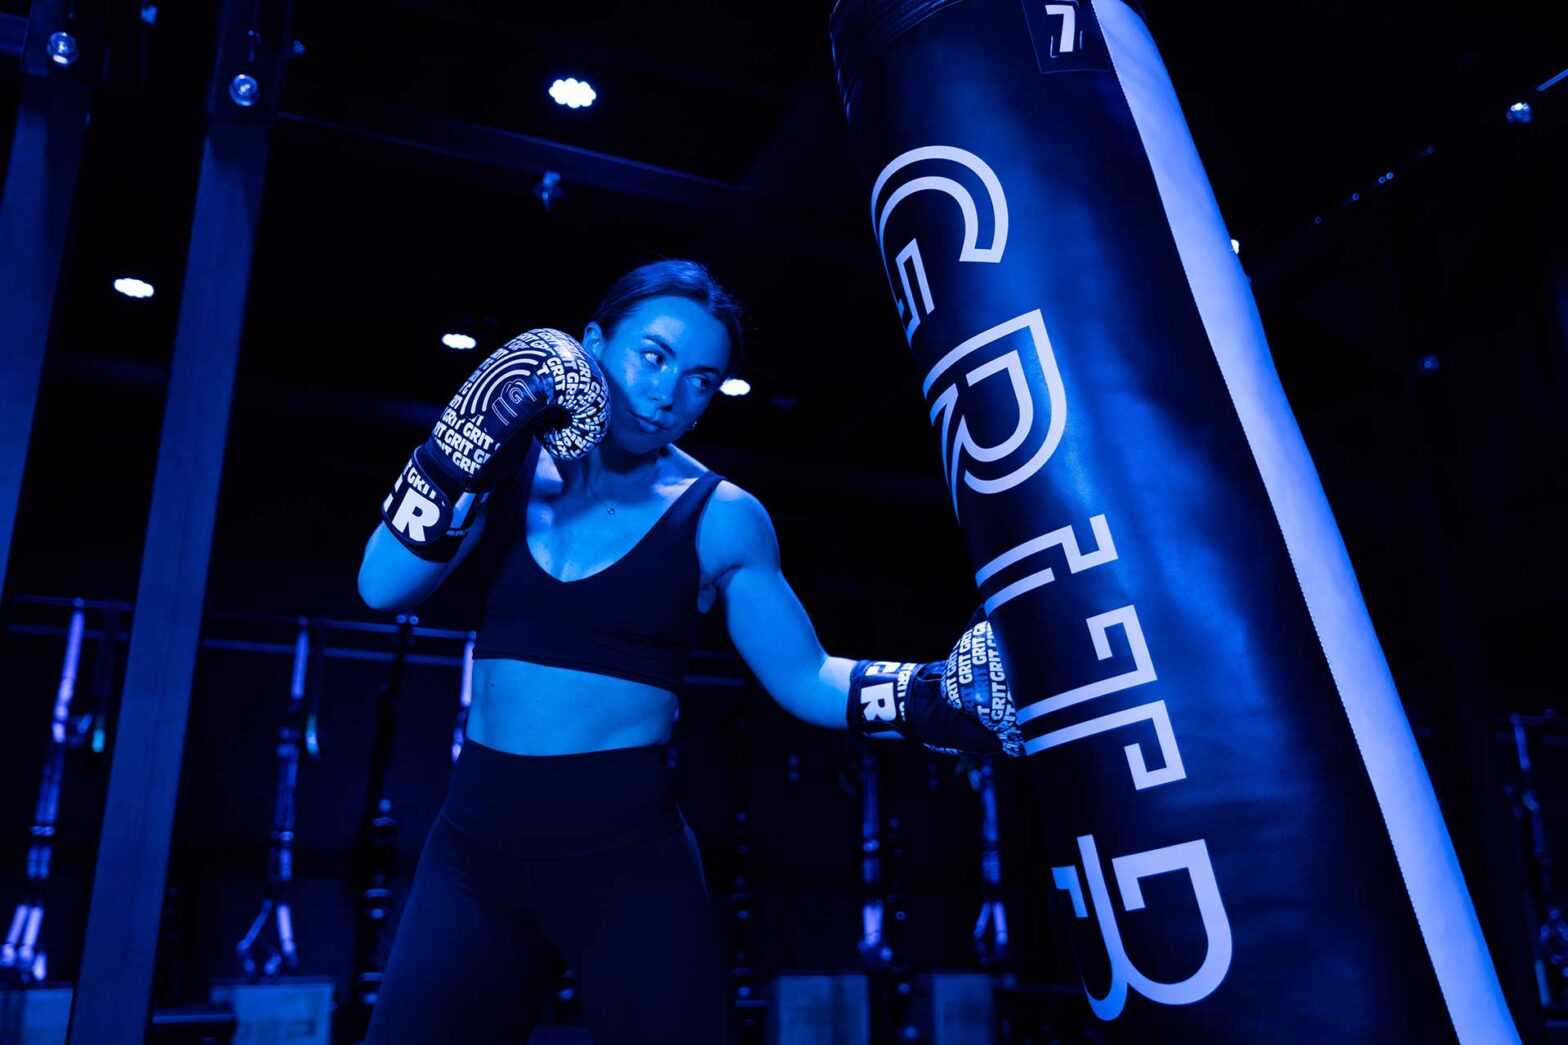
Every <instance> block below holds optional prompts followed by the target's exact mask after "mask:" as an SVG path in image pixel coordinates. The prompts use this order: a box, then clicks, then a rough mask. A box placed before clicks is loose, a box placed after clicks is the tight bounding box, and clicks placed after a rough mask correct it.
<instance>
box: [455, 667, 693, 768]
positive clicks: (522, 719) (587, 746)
mask: <svg viewBox="0 0 1568 1045" xmlns="http://www.w3.org/2000/svg"><path fill="white" fill-rule="evenodd" d="M677 706H678V704H677V701H676V697H675V694H673V693H671V692H669V691H668V690H665V689H660V688H659V687H657V686H650V685H647V684H646V683H642V682H631V681H628V680H627V679H620V678H613V677H611V676H608V675H596V674H593V673H592V672H587V671H576V670H574V669H572V668H557V667H552V666H550V665H546V664H533V663H530V662H528V661H521V660H502V659H489V658H486V659H483V660H476V661H474V693H473V704H472V705H471V707H470V708H469V712H468V735H469V736H470V737H472V738H473V739H474V740H476V741H478V742H479V743H481V744H483V745H484V746H485V747H488V748H494V749H495V750H497V751H506V752H509V753H511V754H514V755H576V754H582V753H583V752H587V751H608V750H610V749H612V748H622V747H642V746H645V745H648V744H662V743H664V742H666V741H667V740H669V738H670V729H671V727H672V726H673V725H674V723H675V711H676V707H677Z"/></svg>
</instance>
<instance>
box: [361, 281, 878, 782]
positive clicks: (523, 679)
mask: <svg viewBox="0 0 1568 1045" xmlns="http://www.w3.org/2000/svg"><path fill="white" fill-rule="evenodd" d="M582 342H583V347H584V348H585V349H587V351H588V352H590V353H591V354H592V355H593V356H594V357H595V359H596V360H597V361H598V362H599V364H600V366H601V368H602V369H603V371H604V374H605V378H606V380H607V381H608V382H609V385H610V398H611V404H612V405H611V415H610V425H609V430H608V432H607V434H606V436H605V439H604V441H603V442H602V443H600V444H599V446H598V447H597V448H595V450H594V451H593V452H592V453H590V454H588V455H587V456H586V457H584V458H582V459H581V460H579V461H575V462H564V463H563V462H558V461H556V460H555V459H554V458H552V457H551V456H550V455H548V454H541V455H539V463H538V468H537V471H536V472H535V475H534V478H533V490H532V494H531V496H530V500H529V508H528V527H527V540H528V543H529V548H528V551H529V553H530V554H532V555H533V556H534V559H535V560H536V561H537V562H538V563H539V565H540V566H541V567H542V568H543V569H544V570H545V571H546V572H548V573H551V574H553V575H554V576H556V577H557V578H559V579H562V580H566V581H570V580H576V579H581V578H582V577H585V576H588V575H591V574H594V573H597V572H599V571H601V570H603V569H607V568H608V567H610V566H611V565H613V564H614V563H615V562H616V561H618V560H619V559H620V558H621V556H623V555H625V554H626V553H627V552H628V551H629V550H630V549H631V548H632V546H633V545H635V544H636V542H637V541H638V540H640V539H641V537H642V536H643V535H644V534H645V533H647V532H648V530H650V529H651V528H652V527H653V525H654V524H655V523H656V522H657V521H658V519H659V517H660V516H661V515H662V514H663V512H664V511H665V510H666V509H668V507H669V506H670V504H671V503H673V502H674V500H675V499H676V498H677V497H678V496H679V495H680V494H681V493H682V492H684V491H685V489H686V488H687V487H688V486H689V485H690V484H691V482H692V481H693V480H695V479H696V477H697V476H698V475H699V474H701V473H702V472H703V471H705V468H704V466H703V465H702V464H701V463H700V462H698V461H697V460H696V459H694V458H693V457H691V456H690V455H689V454H687V453H685V452H684V451H683V450H681V449H680V448H678V447H677V446H675V445H674V443H675V441H676V440H677V439H678V438H679V437H680V436H681V435H684V434H685V433H686V432H687V431H689V430H690V427H691V426H692V424H694V423H695V422H696V421H697V419H698V418H700V417H701V416H702V414H703V412H704V411H705V410H706V409H707V407H708V404H709V403H711V402H712V401H713V398H714V396H715V395H717V394H718V389H719V387H720V385H721V383H722V382H723V380H724V378H725V376H726V371H727V369H728V367H729V362H730V358H729V357H730V353H729V343H728V337H727V334H726V332H725V329H724V327H723V325H722V324H721V323H719V322H718V321H717V320H715V319H714V318H713V317H712V316H710V315H708V314H707V312H706V311H705V310H704V309H703V308H702V307H701V306H700V305H698V304H696V303H695V302H692V301H690V300H688V299H685V298H679V297H664V298H652V299H649V300H648V301H645V302H642V303H641V304H640V305H639V306H638V307H637V308H636V309H634V310H633V311H632V312H631V313H629V314H628V315H627V316H626V317H625V318H624V319H623V320H622V321H621V322H620V323H619V324H617V326H616V327H615V329H613V330H610V331H605V330H602V329H600V327H599V326H598V325H597V324H594V323H590V324H589V325H588V327H587V329H586V330H585V331H584V333H583V338H582ZM610 506H613V507H614V508H615V512H614V514H613V515H612V514H610V513H609V512H608V510H607V508H608V507H610ZM483 531H484V519H483V517H482V516H481V519H480V521H479V523H477V524H476V525H475V526H474V528H473V529H472V530H471V531H470V533H469V536H468V537H467V539H466V540H465V542H464V544H463V547H462V548H461V549H460V550H459V552H458V554H457V556H456V557H455V558H454V559H453V561H452V562H451V563H450V564H438V563H428V562H425V561H423V560H420V559H418V558H416V557H415V556H413V555H412V553H410V552H409V551H408V550H407V549H406V548H404V547H403V546H402V544H400V543H399V542H398V541H397V539H396V538H394V537H393V536H392V535H391V534H390V532H387V531H386V529H385V526H384V525H380V526H377V528H376V530H375V532H374V533H372V535H371V538H370V542H369V544H368V545H367V546H366V550H365V558H364V562H363V563H362V565H361V568H360V577H359V581H360V593H361V596H362V597H363V598H364V599H365V601H366V602H367V603H368V604H369V605H371V606H372V607H374V608H377V609H382V610H393V609H402V608H406V607H410V606H413V605H415V604H417V603H418V602H420V601H421V600H423V599H424V598H425V597H426V596H428V595H429V594H430V593H431V592H432V591H434V590H435V589H436V588H437V587H438V586H439V585H440V584H441V582H442V581H443V580H445V578H446V576H447V575H448V573H450V571H451V570H452V569H455V568H457V566H458V565H459V564H460V563H461V562H462V561H463V559H464V558H465V557H466V556H467V555H468V554H469V553H470V552H471V551H472V549H473V548H474V546H476V545H477V544H478V542H479V540H480V538H481V536H482V534H483ZM697 557H698V561H699V563H700V565H701V568H702V584H701V589H700V593H699V596H698V605H699V608H700V609H703V610H705V611H706V610H708V609H711V608H713V607H714V606H715V605H716V604H717V603H718V602H719V601H720V597H721V596H722V601H723V610H724V614H725V623H726V625H727V627H728V629H729V633H730V637H731V639H732V641H733V642H734V645H735V648H736V650H737V651H738V652H739V653H740V655H741V657H742V658H743V659H744V660H745V661H746V663H747V666H748V667H750V668H751V670H752V672H753V673H754V674H755V675H756V676H757V679H758V680H759V681H760V682H761V683H762V685H763V687H764V688H765V689H766V690H767V691H768V693H769V694H770V695H771V696H772V697H773V698H774V699H775V700H776V701H778V703H779V704H780V705H781V706H783V707H784V708H785V709H786V710H788V711H789V712H791V713H792V714H794V715H796V716H797V717H799V718H801V719H803V720H805V721H807V722H811V723H813V724H815V725H820V726H824V727H827V728H832V729H844V728H846V722H845V716H844V709H845V707H846V705H847V702H848V697H849V676H850V671H851V669H852V668H853V667H854V661H852V660H848V659H845V658H841V657H829V656H828V655H827V653H826V652H825V651H824V650H823V648H822V645H821V643H820V642H819V641H818V639H817V635H816V630H815V629H814V628H813V627H812V624H811V621H810V619H809V618H808V617H807V615H806V612H805V609H804V608H803V607H802V606H801V604H800V600H799V599H798V598H797V597H796V595H795V593H794V591H792V590H791V589H790V586H789V584H788V582H787V581H786V580H785V579H784V576H783V574H782V573H781V572H780V568H779V551H778V542H777V539H776V537H775V535H774V529H773V522H772V520H771V519H770V518H769V517H768V514H767V511H766V510H765V509H764V508H763V507H762V504H761V503H760V502H759V501H758V500H757V499H756V498H755V497H753V496H752V495H751V494H749V493H747V492H746V491H744V490H742V489H741V488H740V487H738V486H736V485H735V484H733V483H730V482H724V483H721V484H719V486H718V487H717V488H716V489H715V490H714V492H713V495H712V497H711V499H710V500H709V502H708V505H707V508H706V510H705V512H704V513H703V516H702V520H701V522H700V524H699V526H698V531H697ZM676 710H677V701H676V696H675V694H674V693H672V692H670V691H669V690H666V689H662V688H660V687H658V686H653V685H649V684H645V683H640V682H633V681H630V680H627V679H621V678H614V677H610V676H607V675H598V674H594V673H591V672H586V671H578V670H575V669H571V668H561V667H555V666H550V665H542V664H534V663H530V662H525V661H518V660H507V659H495V658H479V659H476V660H475V661H474V672H473V701H472V707H471V709H470V711H469V719H468V736H469V737H470V738H472V739H474V740H476V741H478V742H479V743H481V744H483V745H485V746H486V747H490V748H495V749H497V750H501V751H508V752H512V753H515V754H526V755H555V754H572V753H577V752H585V751H596V750H607V749H610V748H621V747H637V746H642V745H647V744H658V743H663V742H665V741H667V740H668V739H669V735H670V729H671V727H672V726H673V724H674V720H675V713H676Z"/></svg>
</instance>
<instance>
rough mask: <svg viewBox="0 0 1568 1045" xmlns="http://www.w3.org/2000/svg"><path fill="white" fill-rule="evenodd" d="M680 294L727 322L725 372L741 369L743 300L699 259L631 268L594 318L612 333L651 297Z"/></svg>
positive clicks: (668, 261) (604, 329) (730, 372)
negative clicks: (711, 273)
mask: <svg viewBox="0 0 1568 1045" xmlns="http://www.w3.org/2000/svg"><path fill="white" fill-rule="evenodd" d="M660 297H678V298H686V299H688V300H690V301H695V302H696V303H697V304H698V305H701V306H702V308H703V310H704V311H706V312H707V313H708V315H710V316H712V317H713V318H714V319H716V320H718V321H719V322H720V323H722V324H723V325H724V331H725V333H726V334H728V335H729V341H730V344H729V348H730V358H729V365H728V366H727V367H726V368H725V370H724V376H725V377H729V376H730V375H731V374H734V373H735V372H736V371H737V370H739V369H740V363H741V355H742V352H743V351H744V349H745V338H744V337H743V336H742V333H741V327H742V310H741V306H740V302H739V301H737V300H735V298H734V297H733V296H732V295H731V294H730V292H729V291H727V290H725V289H724V288H723V287H721V286H719V284H718V281H717V280H715V279H714V278H713V277H712V276H711V275H710V274H709V273H708V270H707V268H706V267H704V266H703V265H702V264H701V263H699V262H696V261H685V260H682V259H679V258H666V259H664V260H662V261H654V262H650V263H649V264H646V265H639V266H638V267H637V268H634V269H632V270H631V271H630V272H628V273H626V274H625V275H624V276H622V277H621V278H620V279H618V280H616V281H615V285H614V286H612V287H611V288H610V291H609V293H607V294H605V295H604V300H603V301H601V302H599V307H598V309H597V310H595V312H594V315H593V321H594V322H595V323H597V324H599V329H601V330H603V331H604V336H605V337H610V336H611V335H612V334H614V332H615V328H616V327H618V326H620V324H621V320H623V319H625V318H626V316H627V314H629V313H630V312H631V311H632V309H634V308H636V307H637V306H638V305H640V304H642V303H643V302H644V301H647V300H648V299H649V298H660Z"/></svg>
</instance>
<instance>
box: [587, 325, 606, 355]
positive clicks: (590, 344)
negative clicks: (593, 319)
mask: <svg viewBox="0 0 1568 1045" xmlns="http://www.w3.org/2000/svg"><path fill="white" fill-rule="evenodd" d="M583 347H584V348H585V349H587V350H588V354H589V355H591V356H593V357H594V358H595V359H598V358H599V354H600V353H601V352H603V351H604V331H603V330H602V329H600V327H599V324H598V323H589V324H588V325H587V326H586V327H584V328H583Z"/></svg>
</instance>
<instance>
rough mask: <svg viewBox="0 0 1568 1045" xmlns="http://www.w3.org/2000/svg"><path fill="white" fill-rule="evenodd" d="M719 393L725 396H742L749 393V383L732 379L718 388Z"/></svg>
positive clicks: (735, 378)
mask: <svg viewBox="0 0 1568 1045" xmlns="http://www.w3.org/2000/svg"><path fill="white" fill-rule="evenodd" d="M719 391H720V392H723V393H724V394H725V395H727V396H743V395H745V394H746V393H747V392H750V391H751V382H749V381H742V380H741V379H740V378H738V377H732V378H730V379H729V380H727V381H725V382H724V383H723V384H722V385H720V386H719Z"/></svg>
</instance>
